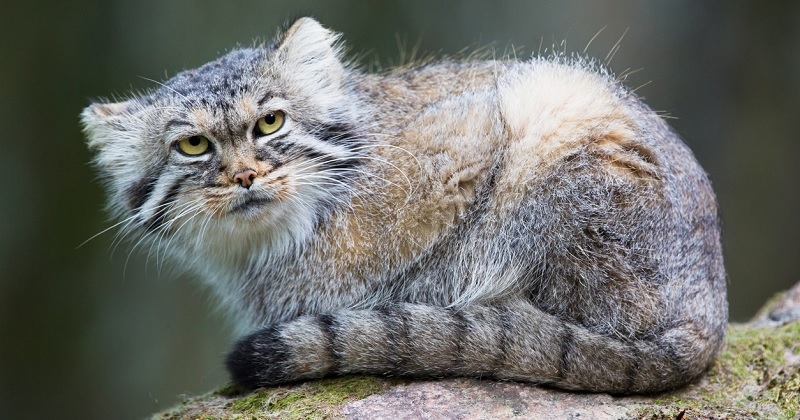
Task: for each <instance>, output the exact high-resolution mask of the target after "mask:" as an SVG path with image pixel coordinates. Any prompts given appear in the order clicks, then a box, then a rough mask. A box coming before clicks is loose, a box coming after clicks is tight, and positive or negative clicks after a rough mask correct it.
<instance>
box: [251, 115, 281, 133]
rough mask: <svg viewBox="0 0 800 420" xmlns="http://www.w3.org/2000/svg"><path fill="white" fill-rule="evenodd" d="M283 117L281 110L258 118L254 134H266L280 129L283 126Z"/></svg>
mask: <svg viewBox="0 0 800 420" xmlns="http://www.w3.org/2000/svg"><path fill="white" fill-rule="evenodd" d="M283 117H284V114H283V111H275V112H270V113H269V114H267V115H264V116H263V117H261V118H259V119H258V121H257V122H256V131H257V133H256V134H260V135H262V136H266V135H267V134H272V133H274V132H276V131H278V130H280V129H281V127H282V126H283V119H284V118H283Z"/></svg>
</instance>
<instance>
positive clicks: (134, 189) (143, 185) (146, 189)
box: [127, 167, 164, 213]
mask: <svg viewBox="0 0 800 420" xmlns="http://www.w3.org/2000/svg"><path fill="white" fill-rule="evenodd" d="M163 169H164V168H163V167H161V168H159V169H158V171H155V172H153V173H151V174H149V175H147V176H145V177H144V178H142V179H141V180H140V181H139V182H137V183H136V184H134V185H133V186H131V187H130V188H128V190H127V196H128V205H130V206H131V210H132V211H133V213H137V212H138V211H139V209H141V208H142V206H143V205H144V203H145V202H146V201H147V200H148V199H149V198H150V196H151V195H152V194H153V189H154V188H155V186H156V183H158V179H159V178H160V177H161V171H162V170H163Z"/></svg>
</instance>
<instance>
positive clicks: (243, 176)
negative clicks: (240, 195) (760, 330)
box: [233, 168, 258, 188]
mask: <svg viewBox="0 0 800 420" xmlns="http://www.w3.org/2000/svg"><path fill="white" fill-rule="evenodd" d="M256 175H258V174H256V171H254V170H252V169H250V168H248V169H244V170H241V171H239V172H236V174H235V175H233V180H234V182H238V183H239V185H241V186H242V187H244V188H250V186H251V185H253V180H254V179H256Z"/></svg>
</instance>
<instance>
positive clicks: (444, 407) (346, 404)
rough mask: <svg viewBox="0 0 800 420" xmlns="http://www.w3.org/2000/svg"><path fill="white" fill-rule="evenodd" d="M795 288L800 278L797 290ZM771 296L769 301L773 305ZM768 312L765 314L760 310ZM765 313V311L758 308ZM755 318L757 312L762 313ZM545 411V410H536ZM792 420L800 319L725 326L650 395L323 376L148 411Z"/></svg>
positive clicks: (799, 376) (213, 415) (799, 380)
mask: <svg viewBox="0 0 800 420" xmlns="http://www.w3.org/2000/svg"><path fill="white" fill-rule="evenodd" d="M796 289H798V290H800V285H798V286H797V287H796ZM776 301H779V299H778V300H775V299H773V300H772V301H770V305H774V304H775V302H776ZM765 311H766V312H765ZM761 312H762V313H767V312H769V308H766V309H765V310H762V311H761ZM762 318H763V317H762ZM543 416H544V417H543ZM576 416H580V417H579V418H582V419H593V418H597V419H618V418H619V419H628V418H632V419H654V420H655V419H659V420H660V419H686V420H688V419H754V418H755V419H759V418H762V419H800V322H797V321H796V320H789V321H784V322H772V323H765V322H756V323H753V324H732V325H730V326H729V328H728V334H727V338H726V345H725V347H724V349H723V350H722V352H721V353H720V355H719V357H718V358H717V360H716V362H715V364H714V366H713V367H712V368H711V369H710V370H709V372H708V374H707V375H705V376H704V377H703V378H701V379H700V380H699V381H697V382H696V383H694V384H692V385H689V386H687V387H685V388H682V389H680V390H678V391H674V392H671V393H664V394H659V395H654V396H630V397H614V396H610V395H606V394H583V393H573V392H563V391H558V390H549V389H543V388H540V387H536V386H533V385H528V384H520V383H513V382H497V381H481V380H475V379H463V378H461V379H444V380H440V381H408V382H400V381H397V380H392V379H383V378H377V377H369V376H350V377H341V378H331V379H323V380H318V381H311V382H307V383H302V384H297V385H293V386H283V387H275V388H269V389H261V390H258V391H255V392H253V393H249V394H241V393H239V392H238V391H237V390H236V388H235V387H232V386H227V387H224V388H221V389H219V390H217V391H215V392H212V393H210V394H208V395H205V396H201V397H197V398H192V399H188V400H186V401H184V402H183V403H182V404H180V405H178V406H176V407H174V408H172V409H171V410H168V411H166V412H163V413H160V414H156V415H155V416H154V417H153V418H154V419H160V420H177V419H207V420H210V419H269V418H281V419H337V418H376V417H383V418H386V417H396V418H419V417H429V418H442V417H445V418H566V417H570V418H572V417H576Z"/></svg>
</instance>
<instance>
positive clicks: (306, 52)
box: [275, 17, 344, 88]
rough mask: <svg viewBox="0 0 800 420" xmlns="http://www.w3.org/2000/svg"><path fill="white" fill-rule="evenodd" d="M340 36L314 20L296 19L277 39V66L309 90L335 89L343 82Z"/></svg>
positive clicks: (306, 18) (307, 18)
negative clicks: (281, 67)
mask: <svg viewBox="0 0 800 420" xmlns="http://www.w3.org/2000/svg"><path fill="white" fill-rule="evenodd" d="M340 37H341V36H340V35H339V34H337V33H335V32H332V31H330V30H328V29H326V28H324V27H323V26H322V25H320V23H319V22H317V21H316V20H314V19H312V18H309V17H304V18H300V19H297V20H296V21H295V22H294V23H293V24H292V25H291V26H289V29H287V30H286V31H284V32H283V33H282V34H280V35H279V36H278V38H277V39H276V52H277V57H276V60H275V63H276V64H279V65H283V66H286V69H287V70H290V72H289V74H292V75H293V76H294V77H296V78H297V80H298V81H300V82H302V83H303V84H305V85H306V86H309V85H311V86H309V87H311V88H325V87H338V86H340V85H341V82H342V80H343V79H344V65H343V64H342V61H341V60H340V58H339V54H340V52H341V49H342V48H341V43H340V42H339V39H340Z"/></svg>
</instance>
